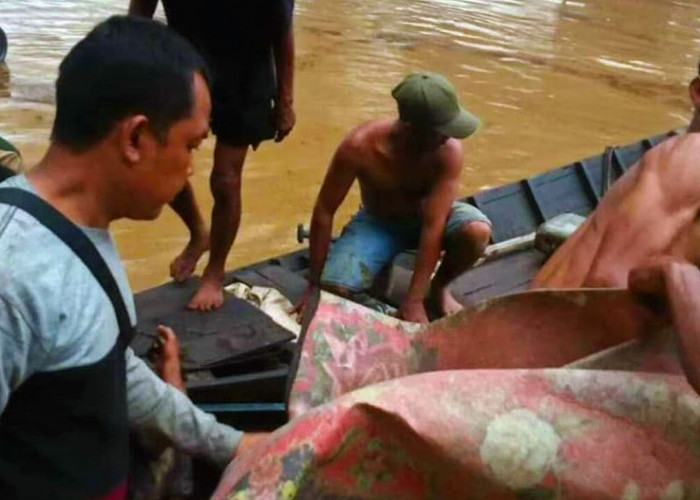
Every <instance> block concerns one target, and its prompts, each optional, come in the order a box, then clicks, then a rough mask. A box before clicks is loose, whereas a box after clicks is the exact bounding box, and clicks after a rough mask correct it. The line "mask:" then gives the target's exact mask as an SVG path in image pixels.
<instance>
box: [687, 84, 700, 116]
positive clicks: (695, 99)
mask: <svg viewBox="0 0 700 500" xmlns="http://www.w3.org/2000/svg"><path fill="white" fill-rule="evenodd" d="M688 91H689V93H690V102H691V103H692V104H693V107H694V108H695V113H700V76H696V77H695V78H693V81H692V82H690V85H688Z"/></svg>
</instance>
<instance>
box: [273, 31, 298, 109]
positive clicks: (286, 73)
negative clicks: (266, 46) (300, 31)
mask: <svg viewBox="0 0 700 500" xmlns="http://www.w3.org/2000/svg"><path fill="white" fill-rule="evenodd" d="M274 53H275V70H276V74H277V97H278V100H279V102H280V104H283V105H288V106H291V105H292V104H293V103H294V30H293V29H292V24H291V20H290V21H289V26H288V27H287V29H285V30H284V31H283V33H281V34H280V36H279V38H278V40H277V42H276V43H275V49H274Z"/></svg>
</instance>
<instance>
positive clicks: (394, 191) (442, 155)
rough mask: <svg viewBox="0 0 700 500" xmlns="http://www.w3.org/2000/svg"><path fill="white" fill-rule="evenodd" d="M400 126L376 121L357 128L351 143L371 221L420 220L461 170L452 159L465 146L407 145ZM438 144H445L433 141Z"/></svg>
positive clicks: (448, 142)
mask: <svg viewBox="0 0 700 500" xmlns="http://www.w3.org/2000/svg"><path fill="white" fill-rule="evenodd" d="M395 123H396V120H392V119H389V120H375V121H371V122H367V123H364V124H362V125H360V126H359V127H357V128H356V129H355V130H354V131H353V132H351V134H349V136H348V137H347V139H346V144H345V146H346V148H347V149H348V150H349V151H348V153H349V154H351V155H352V156H353V157H354V161H355V168H356V169H357V180H358V183H359V185H360V192H361V194H362V204H363V205H364V207H365V209H366V210H367V211H368V212H369V213H371V214H372V215H374V216H376V217H380V218H388V219H390V218H394V217H402V216H406V215H420V214H421V212H422V208H423V207H422V204H423V202H424V200H425V198H426V197H427V196H428V195H429V194H430V192H431V189H432V188H433V185H434V184H435V182H437V180H438V179H439V178H440V176H441V175H442V173H443V172H444V171H445V169H446V168H451V169H453V170H455V171H456V172H455V173H456V174H457V175H459V172H461V170H462V164H461V162H450V160H449V156H450V155H452V156H455V155H459V156H461V154H462V143H461V142H460V141H458V140H457V139H451V138H444V142H442V144H441V145H440V144H439V143H436V146H435V147H427V146H431V145H420V144H404V143H403V142H404V141H405V138H404V137H402V136H397V134H396V133H395V132H396V127H395ZM433 140H434V141H441V139H440V138H434V139H433Z"/></svg>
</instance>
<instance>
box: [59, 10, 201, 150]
mask: <svg viewBox="0 0 700 500" xmlns="http://www.w3.org/2000/svg"><path fill="white" fill-rule="evenodd" d="M196 73H200V74H201V75H202V76H203V77H204V78H205V80H207V82H209V81H210V78H209V71H208V69H207V65H206V63H205V62H204V59H203V58H202V57H201V56H200V55H199V54H198V53H197V51H196V50H195V49H194V47H193V46H192V45H191V44H190V43H189V42H188V41H187V40H185V39H184V38H182V37H181V36H179V35H178V34H177V33H175V32H174V31H172V30H170V29H168V28H167V27H166V26H164V25H163V24H161V23H159V22H156V21H152V20H150V19H144V18H136V17H126V16H113V17H110V18H109V19H107V20H106V21H103V22H101V23H100V24H98V25H97V26H95V28H93V30H92V31H90V33H88V35H87V36H86V37H85V38H84V39H83V40H81V41H80V42H78V44H77V45H75V47H73V48H72V49H71V51H70V52H69V53H68V55H67V56H66V57H65V59H63V61H62V62H61V65H60V66H59V72H58V79H57V80H56V119H55V121H54V125H53V131H52V135H51V138H52V140H53V141H55V142H56V143H58V144H61V145H63V146H66V147H68V148H70V149H71V150H74V151H84V150H86V149H89V148H90V147H92V146H94V145H95V144H97V143H98V142H99V141H101V140H102V139H104V138H105V137H106V136H107V134H108V133H109V131H110V130H111V129H112V127H113V126H114V124H115V123H116V122H118V121H119V120H121V119H123V118H125V117H127V116H130V115H135V114H143V115H145V116H147V117H148V119H149V120H150V123H151V127H152V129H153V132H154V133H155V134H156V135H157V137H158V138H159V139H160V140H161V141H165V139H166V137H167V133H168V130H169V129H170V127H171V126H172V124H173V123H174V122H176V121H178V120H181V119H183V118H186V117H187V116H189V115H190V113H191V112H192V108H193V106H194V88H193V87H194V75H195V74H196Z"/></svg>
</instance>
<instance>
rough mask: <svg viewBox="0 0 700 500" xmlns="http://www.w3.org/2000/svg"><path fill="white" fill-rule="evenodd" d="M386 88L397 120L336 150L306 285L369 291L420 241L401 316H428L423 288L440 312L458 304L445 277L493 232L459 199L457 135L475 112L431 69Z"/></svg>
mask: <svg viewBox="0 0 700 500" xmlns="http://www.w3.org/2000/svg"><path fill="white" fill-rule="evenodd" d="M392 95H393V96H394V99H396V101H397V103H398V109H399V118H398V119H388V120H375V121H371V122H368V123H365V124H363V125H360V126H359V127H357V128H356V129H355V130H353V131H352V132H350V133H349V134H348V135H347V136H346V137H345V139H344V140H343V141H342V143H341V144H340V146H338V149H337V150H336V152H335V155H334V156H333V159H332V161H331V164H330V166H329V168H328V172H327V173H326V177H325V180H324V182H323V186H322V187H321V192H320V193H319V195H318V198H317V200H316V205H315V207H314V212H313V218H312V221H311V238H310V253H311V254H310V259H311V260H310V271H309V291H310V290H312V289H313V288H314V287H316V286H318V285H320V286H322V287H323V288H324V289H327V290H329V291H332V292H334V293H337V294H340V295H345V296H347V295H350V294H352V293H356V292H362V291H365V290H367V289H369V288H370V287H371V286H372V284H373V282H374V280H375V277H376V276H377V274H378V273H379V272H380V271H381V270H382V269H383V268H385V267H386V266H387V265H388V264H390V263H391V261H392V260H393V258H394V257H395V256H396V255H397V254H399V253H400V252H402V251H404V250H406V249H410V248H417V249H418V255H417V259H416V264H415V268H414V273H413V277H412V279H411V284H410V287H409V290H408V294H407V296H406V298H405V299H404V301H403V304H402V305H401V307H400V309H399V314H400V316H401V317H402V318H403V319H405V320H408V321H415V322H419V323H427V322H428V317H427V314H426V309H425V305H424V299H426V295H427V298H428V300H429V301H430V303H431V305H432V306H434V307H435V308H436V309H437V310H438V312H439V313H441V314H452V313H454V312H456V311H458V310H459V309H461V307H462V306H461V305H460V304H459V303H458V302H457V301H456V300H455V298H454V297H453V296H452V294H451V293H450V291H449V289H448V284H449V283H450V282H451V281H452V280H453V279H454V278H456V277H457V276H459V275H460V274H461V273H463V272H464V271H465V270H466V269H468V268H469V267H470V266H471V265H472V264H473V263H474V262H475V261H476V260H477V259H478V258H479V257H480V256H481V255H482V254H483V251H484V249H485V247H486V245H487V244H488V241H489V238H490V236H491V224H490V222H489V220H488V218H487V217H486V216H485V215H484V214H483V213H481V212H480V211H479V210H478V209H476V208H475V207H473V206H471V205H469V204H467V203H462V202H458V201H456V199H457V195H458V194H459V183H460V175H461V173H462V143H461V142H460V141H459V139H464V138H466V137H469V136H470V135H471V134H473V133H474V132H475V131H476V129H477V128H478V126H479V120H478V119H477V118H476V117H475V116H473V115H471V114H469V113H468V112H467V111H465V110H464V109H462V108H461V107H460V105H459V102H458V99H457V93H456V91H455V89H454V88H453V87H452V85H450V83H449V82H448V81H447V80H446V79H445V78H444V77H443V76H441V75H438V74H435V73H428V72H425V73H414V74H411V75H409V76H407V77H406V78H405V79H404V80H403V81H402V82H401V83H400V84H399V85H398V86H397V87H396V88H394V90H393V92H392ZM356 179H357V180H358V182H359V184H360V191H361V195H362V205H363V206H362V208H361V209H360V211H359V212H358V213H357V214H356V215H355V217H354V218H353V219H352V221H351V222H350V223H349V224H348V225H347V226H346V227H345V230H344V231H343V234H342V236H341V237H340V239H339V240H338V241H337V242H336V243H335V244H334V245H333V247H332V248H331V250H330V253H329V252H328V249H329V246H330V241H331V231H332V227H333V216H334V214H335V212H336V210H337V209H338V206H339V205H340V204H341V203H342V201H343V199H344V198H345V196H346V194H347V193H348V191H349V189H350V186H351V185H352V184H353V182H354V181H355V180H356ZM442 249H444V250H445V255H444V258H443V260H442V264H441V265H440V268H439V269H438V271H437V272H436V273H435V276H434V277H433V279H432V282H431V279H430V276H431V274H432V273H433V270H434V269H435V265H436V264H437V262H438V259H439V257H440V252H441V250H442ZM327 255H328V261H327V262H326V256H327ZM324 264H325V268H324ZM307 295H308V294H307ZM304 304H305V301H303V302H302V304H301V307H303V306H304Z"/></svg>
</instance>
